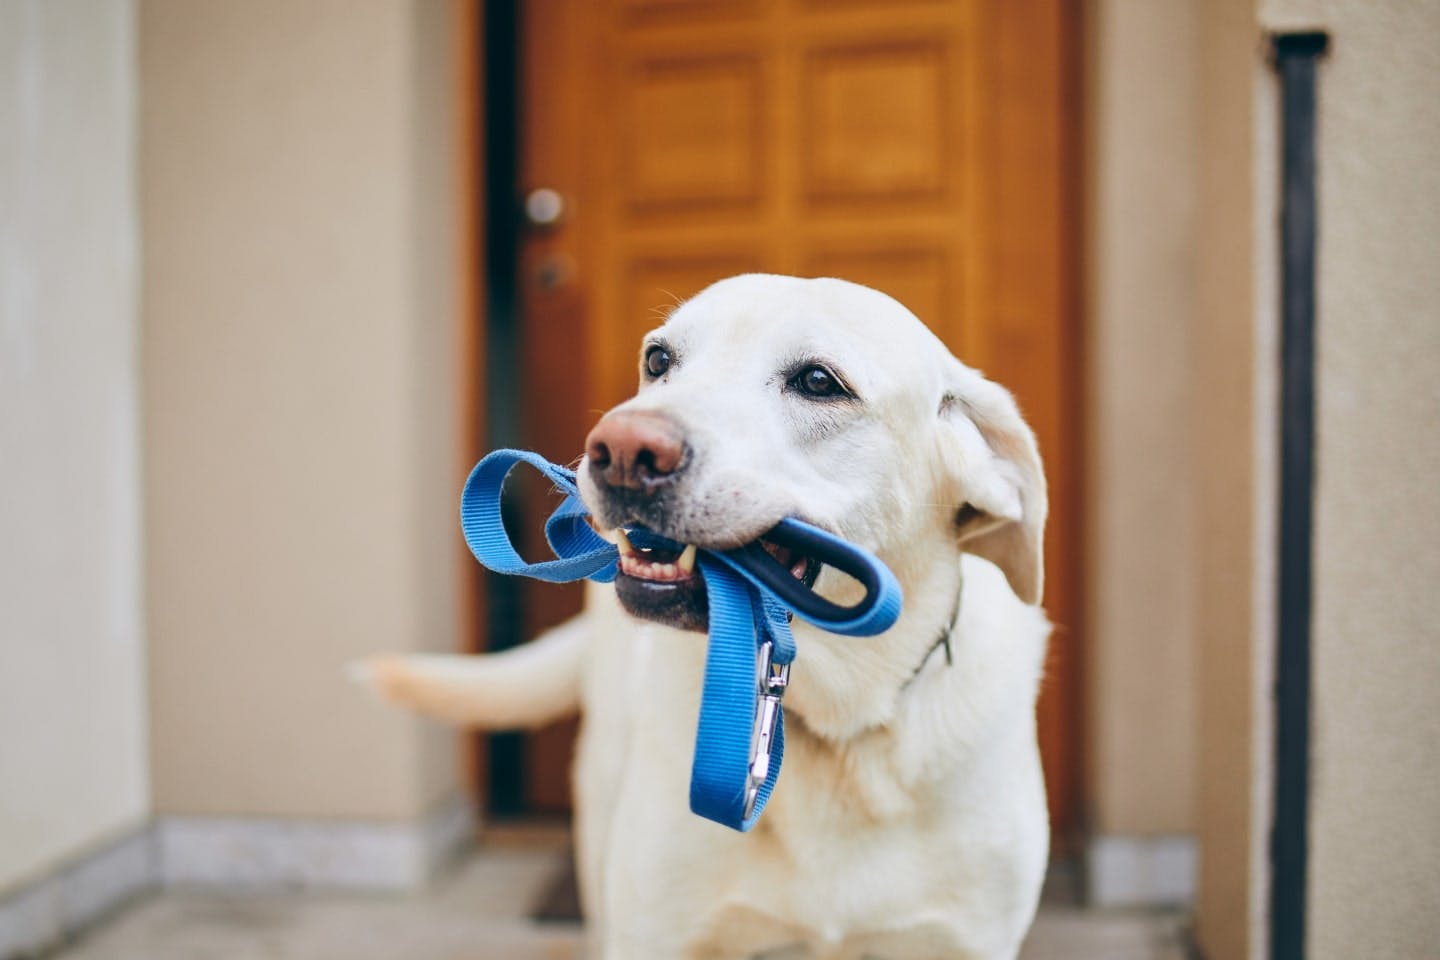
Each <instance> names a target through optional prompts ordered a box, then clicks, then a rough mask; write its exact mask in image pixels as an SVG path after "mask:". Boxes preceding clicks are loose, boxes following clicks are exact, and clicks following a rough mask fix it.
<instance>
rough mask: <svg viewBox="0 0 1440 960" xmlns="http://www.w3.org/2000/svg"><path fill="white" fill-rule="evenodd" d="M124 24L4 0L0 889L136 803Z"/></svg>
mask: <svg viewBox="0 0 1440 960" xmlns="http://www.w3.org/2000/svg"><path fill="white" fill-rule="evenodd" d="M133 19H134V17H133V11H132V9H131V5H130V3H129V2H127V0H113V2H112V0H107V2H95V0H28V2H22V0H5V2H3V3H0V616H3V622H0V731H3V733H0V895H3V892H4V891H5V890H6V889H7V888H9V887H12V886H14V885H16V884H21V883H24V882H26V881H27V880H30V879H33V878H34V877H35V876H37V875H38V874H40V873H43V872H46V871H48V870H49V869H51V868H53V867H55V866H57V865H59V864H60V863H61V862H63V861H67V860H70V859H72V858H73V857H75V856H77V855H80V854H82V853H85V852H88V851H89V850H90V849H91V848H93V847H94V846H96V845H97V844H101V843H104V842H105V841H106V840H107V839H109V838H112V837H114V836H115V835H117V834H118V833H121V832H124V831H126V830H129V829H133V828H136V827H139V826H141V825H143V823H144V820H145V818H146V816H147V814H148V812H149V790H148V781H147V775H146V758H145V753H146V745H145V682H144V669H145V668H144V635H143V633H144V631H143V622H142V615H141V583H140V570H141V564H140V553H141V541H140V440H139V435H140V412H139V397H138V392H137V391H138V386H137V384H138V372H139V370H138V352H139V343H138V340H139V325H138V320H137V309H136V295H137V271H138V262H137V255H138V252H139V251H138V246H137V242H138V235H137V227H136V210H135V202H134V180H135V136H136V131H135V117H134V111H135V54H134V37H133V31H134V23H133Z"/></svg>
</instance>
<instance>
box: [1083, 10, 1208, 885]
mask: <svg viewBox="0 0 1440 960" xmlns="http://www.w3.org/2000/svg"><path fill="white" fill-rule="evenodd" d="M1191 7H1192V0H1158V2H1153V3H1134V2H1124V0H1097V2H1096V3H1094V4H1092V6H1091V13H1090V16H1089V18H1088V19H1089V28H1090V37H1089V48H1090V56H1089V58H1088V60H1089V70H1090V76H1089V96H1088V99H1087V109H1088V118H1087V119H1088V137H1087V140H1088V143H1089V146H1090V156H1089V163H1088V166H1089V169H1090V171H1091V174H1092V175H1091V180H1090V184H1091V185H1090V191H1089V198H1088V204H1087V206H1088V209H1089V237H1088V242H1087V251H1088V256H1089V264H1088V275H1089V278H1090V284H1089V289H1090V305H1089V311H1088V327H1089V334H1090V340H1089V344H1088V354H1089V357H1090V361H1089V367H1088V374H1089V381H1090V382H1089V395H1090V396H1089V417H1088V419H1089V421H1090V423H1091V424H1092V425H1093V428H1092V430H1091V433H1090V437H1089V464H1088V466H1089V470H1090V476H1089V481H1088V483H1087V489H1088V491H1089V495H1090V504H1089V509H1088V511H1087V516H1088V518H1089V519H1088V524H1089V533H1090V544H1089V546H1090V553H1089V556H1088V558H1087V569H1088V570H1090V571H1091V578H1090V583H1091V587H1092V590H1091V596H1090V604H1089V610H1090V621H1089V624H1088V629H1087V632H1086V635H1087V636H1088V637H1090V638H1091V640H1090V649H1091V650H1092V651H1093V657H1092V659H1091V661H1090V662H1089V663H1088V664H1087V665H1086V672H1087V676H1088V679H1089V690H1088V702H1089V706H1090V710H1089V720H1090V725H1089V726H1090V750H1089V757H1090V771H1089V782H1090V805H1091V826H1092V829H1093V830H1094V831H1095V832H1097V833H1098V834H1100V835H1102V836H1103V835H1112V834H1119V835H1125V836H1133V835H1139V836H1141V837H1147V836H1154V835H1157V834H1158V835H1163V834H1177V833H1178V834H1184V833H1189V832H1190V831H1192V830H1193V829H1194V825H1195V824H1194V811H1193V806H1194V804H1193V798H1194V783H1195V781H1194V766H1195V750H1196V743H1195V720H1194V715H1195V703H1194V696H1193V677H1194V671H1195V656H1196V652H1195V637H1194V622H1195V614H1196V603H1195V591H1196V587H1197V586H1198V584H1197V574H1196V559H1195V544H1194V538H1195V537H1194V513H1193V500H1194V495H1195V491H1196V488H1197V484H1198V480H1197V474H1196V463H1195V461H1194V460H1193V459H1192V451H1191V447H1190V422H1191V391H1192V386H1191V369H1190V348H1191V342H1190V338H1191V328H1192V326H1193V324H1194V322H1195V294H1196V269H1197V266H1196V245H1197V239H1196V218H1197V211H1196V206H1197V199H1198V198H1197V197H1196V194H1195V188H1194V183H1195V179H1196V176H1197V174H1198V171H1197V158H1196V154H1197V146H1198V136H1197V131H1196V126H1197V111H1198V103H1197V100H1196V81H1197V77H1196V74H1195V70H1196V63H1195V61H1196V59H1197V57H1198V54H1199V51H1198V49H1197V46H1196V44H1195V42H1194V36H1195V26H1196V25H1195V22H1194V21H1195V15H1194V14H1193V12H1192V10H1191ZM1095 882H1096V883H1097V884H1098V883H1100V882H1101V881H1099V880H1098V879H1097V880H1096V881H1095Z"/></svg>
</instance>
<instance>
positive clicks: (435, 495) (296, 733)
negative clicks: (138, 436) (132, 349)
mask: <svg viewBox="0 0 1440 960" xmlns="http://www.w3.org/2000/svg"><path fill="white" fill-rule="evenodd" d="M452 13H453V5H451V4H448V3H443V2H425V0H369V2H364V3H356V2H350V0H323V2H322V0H314V2H306V3H292V2H289V0H266V2H255V3H240V4H237V3H230V2H219V0H209V2H193V0H145V2H142V4H141V92H142V96H143V112H142V133H143V141H142V142H143V163H142V171H143V180H142V184H143V191H142V203H143V213H144V219H145V230H146V243H147V256H146V267H145V301H144V306H145V318H146V329H145V354H144V356H145V368H146V398H145V399H146V402H145V424H146V429H147V449H146V467H147V479H148V482H147V489H146V508H147V518H148V523H147V534H148V540H149V545H150V554H149V563H148V603H149V615H150V623H151V636H152V646H151V653H152V655H151V666H150V683H151V696H152V704H153V723H152V744H153V755H154V788H155V801H156V806H157V809H158V811H159V812H160V813H162V814H164V813H186V814H217V815H274V816H320V817H329V816H352V817H366V818H412V817H414V816H416V815H417V814H418V813H420V812H421V811H422V810H423V809H425V808H426V807H427V806H428V805H430V804H432V803H433V802H435V801H436V800H437V798H439V797H440V796H441V795H443V794H444V793H446V792H447V791H449V790H451V789H452V788H453V787H454V786H455V782H456V769H457V753H456V750H455V744H454V737H453V735H451V734H449V733H445V732H442V731H440V730H438V729H436V728H434V727H432V726H429V725H426V724H424V723H423V722H422V721H420V720H417V719H415V718H413V717H410V716H407V715H404V714H402V713H400V712H398V711H389V710H385V709H383V708H381V707H379V706H378V705H377V704H375V703H373V702H372V701H371V700H370V699H369V698H367V697H365V696H363V695H361V694H360V692H358V691H357V690H356V689H355V688H354V687H352V686H349V685H348V684H346V683H345V681H344V680H343V678H342V673H341V667H342V665H343V664H344V663H345V662H346V661H347V660H349V659H351V658H354V657H359V656H362V655H364V654H367V653H371V652H374V651H385V650H425V649H433V650H448V649H453V648H455V647H456V645H457V624H456V614H455V611H456V595H455V590H456V571H455V568H454V564H455V561H456V559H457V556H458V555H457V551H456V550H455V547H454V544H455V538H456V537H457V536H458V534H457V532H456V521H455V515H456V502H457V500H456V498H457V491H458V489H459V483H460V479H461V477H462V476H463V473H462V466H463V465H461V464H459V463H458V462H457V460H458V458H457V457H456V456H455V438H456V418H457V416H458V415H459V411H458V409H457V406H458V402H457V396H458V392H457V384H456V377H455V370H456V369H457V363H456V360H455V357H454V354H453V350H452V344H453V342H454V337H455V330H456V327H455V323H456V317H455V300H454V297H455V292H456V290H457V289H458V284H457V282H456V276H457V275H456V270H457V269H458V267H459V265H460V264H459V246H458V237H459V234H458V229H457V228H458V224H459V219H458V217H457V216H456V215H455V214H454V208H455V205H456V203H457V198H458V197H459V179H458V177H459V171H458V169H457V163H456V160H457V154H456V150H455V148H454V139H453V138H454V122H455V118H456V116H457V112H456V111H457V109H458V107H457V104H456V102H455V97H456V96H457V94H458V90H459V88H458V85H457V84H456V82H455V73H454V64H453V62H452V60H451V59H450V58H451V57H452V54H453V50H454V48H455V45H454V44H453V43H452V42H450V39H449V31H450V22H449V18H450V17H451V15H452Z"/></svg>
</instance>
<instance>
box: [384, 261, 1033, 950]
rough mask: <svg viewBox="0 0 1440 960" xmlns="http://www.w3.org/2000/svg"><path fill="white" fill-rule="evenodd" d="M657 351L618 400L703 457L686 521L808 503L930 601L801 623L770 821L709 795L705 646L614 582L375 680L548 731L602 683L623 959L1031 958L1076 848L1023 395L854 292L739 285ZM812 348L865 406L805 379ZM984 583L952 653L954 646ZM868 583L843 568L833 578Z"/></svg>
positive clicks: (760, 280) (687, 526)
mask: <svg viewBox="0 0 1440 960" xmlns="http://www.w3.org/2000/svg"><path fill="white" fill-rule="evenodd" d="M651 338H652V339H663V341H664V342H665V343H666V344H667V345H668V346H669V348H670V350H671V352H672V355H673V357H674V364H673V366H672V368H671V370H670V372H669V373H667V374H666V375H665V376H664V377H663V378H661V379H660V380H658V381H654V382H650V383H646V384H644V385H643V386H642V388H641V390H640V392H639V393H638V394H637V396H636V397H635V398H634V399H632V400H630V401H627V403H625V404H623V405H622V406H621V407H620V408H617V409H622V410H637V409H638V410H652V411H658V412H662V413H664V414H665V415H666V416H668V417H670V418H672V419H674V420H676V421H677V422H678V423H679V424H680V425H681V426H682V428H683V429H684V431H685V436H686V439H687V442H688V443H689V444H690V445H691V447H692V450H693V458H692V462H691V463H690V465H689V467H688V468H687V471H686V476H685V486H684V488H683V490H684V495H683V497H680V498H678V500H677V502H676V504H675V507H674V510H673V514H672V515H670V516H667V528H666V529H665V530H664V531H663V532H665V533H666V534H667V535H668V536H671V537H672V538H675V539H679V540H683V541H685V542H694V543H698V544H700V545H701V546H725V545H731V544H736V543H742V542H746V541H748V540H750V539H752V538H753V537H755V536H756V535H758V534H760V533H762V532H764V531H765V530H766V529H768V528H769V527H770V526H771V525H773V524H774V523H775V522H776V521H777V520H778V519H779V518H780V517H782V516H786V515H789V514H796V515H800V516H803V517H805V518H806V519H808V520H810V521H812V522H815V523H818V524H820V525H822V526H825V527H828V528H829V529H832V530H834V531H836V532H838V533H839V534H841V535H842V536H844V537H846V538H847V539H850V540H852V541H854V542H857V543H860V544H862V545H864V546H865V547H867V548H869V549H871V550H874V551H875V552H877V553H878V554H879V555H880V556H881V557H882V559H884V560H885V561H886V562H887V563H888V564H889V565H890V566H891V568H892V569H893V570H894V571H895V573H896V575H897V576H898V577H899V579H900V581H901V584H902V585H903V587H904V590H905V608H904V613H903V615H902V617H901V619H900V621H899V622H898V623H897V624H896V626H895V627H894V628H892V629H891V630H889V631H888V632H886V633H885V634H883V635H881V636H879V637H874V638H868V639H855V638H846V637H837V636H833V635H830V634H826V633H823V632H821V631H818V630H816V629H814V628H810V627H808V626H806V625H804V624H800V623H798V622H797V625H796V631H795V632H796V639H797V642H798V645H799V655H798V658H797V660H796V662H795V665H794V667H793V671H792V680H791V687H790V690H789V692H788V694H787V695H786V698H785V715H786V734H787V744H786V752H785V763H784V770H783V774H782V776H781V779H780V782H779V785H778V786H777V788H776V790H775V794H774V796H773V797H772V799H771V801H770V805H769V806H768V808H767V809H766V811H765V813H764V815H763V817H762V818H761V821H760V823H759V825H758V826H757V827H756V829H755V830H754V831H753V832H752V833H750V834H739V833H735V832H733V831H730V830H728V829H726V828H724V827H720V826H717V825H715V824H713V823H710V822H708V821H705V820H702V819H700V818H698V817H696V816H694V815H693V814H691V813H690V812H689V810H688V807H687V797H688V779H689V770H690V757H691V750H692V748H693V740H694V735H695V718H696V710H697V704H698V702H699V692H700V683H701V674H702V668H703V661H704V646H705V645H704V640H703V638H702V637H701V636H700V635H699V634H696V633H684V632H680V631H676V630H672V629H669V628H667V627H663V626H659V625H656V624H654V623H649V622H641V621H637V620H635V619H633V618H631V617H630V616H629V615H628V614H626V613H625V612H624V611H622V610H621V609H620V607H619V605H618V603H617V602H616V600H615V598H614V594H613V591H610V590H609V589H608V588H600V587H594V588H592V592H591V595H590V598H589V602H588V604H587V608H586V612H585V613H584V614H582V615H581V616H580V617H578V618H576V619H575V620H573V621H571V622H570V623H568V624H566V625H564V626H562V627H560V628H558V629H557V630H556V631H552V632H551V633H550V634H548V635H547V636H546V637H544V638H542V639H541V640H539V641H537V646H536V647H535V650H534V651H532V652H528V653H527V652H518V653H507V654H502V655H500V656H497V657H483V658H461V657H453V658H426V659H424V660H417V659H415V658H377V659H376V660H373V661H370V662H368V663H367V665H366V666H365V668H364V672H365V675H366V676H367V677H368V678H369V679H370V680H371V681H372V682H373V683H374V684H375V685H376V686H377V688H379V689H380V690H381V692H382V693H383V694H385V695H387V696H388V697H389V698H390V699H392V700H394V701H396V702H399V703H403V704H406V705H408V706H411V707H415V708H417V709H422V710H428V711H430V712H435V713H438V714H440V715H442V716H444V717H446V718H448V719H451V720H456V721H460V722H469V723H479V724H482V725H487V726H501V725H507V726H513V725H522V724H534V723H539V722H542V721H544V720H546V719H549V718H550V717H552V716H555V715H557V714H558V713H560V712H562V711H563V710H565V709H566V708H568V707H570V706H572V705H573V704H574V702H575V700H576V699H577V697H576V694H577V691H578V699H579V701H580V702H582V703H583V709H584V725H583V728H582V731H581V737H580V744H579V752H578V756H577V760H576V768H575V785H576V847H577V860H578V863H579V867H580V880H581V893H582V896H583V899H584V903H585V908H586V915H587V918H588V921H589V930H590V936H591V942H592V956H594V957H599V958H604V960H621V958H624V960H636V958H657V960H663V958H746V957H752V956H758V955H762V954H763V955H765V956H767V957H769V956H774V957H780V956H796V957H837V958H838V957H845V958H850V957H855V958H859V957H883V958H887V960H905V958H937V957H947V958H948V957H957V958H961V957H963V958H986V960H1000V958H1011V957H1014V956H1015V955H1016V953H1017V951H1018V949H1019V946H1020V942H1021V940H1022V938H1023V937H1024V934H1025V931H1026V929H1027V928H1028V926H1029V924H1030V921H1031V919H1032V917H1033V915H1034V910H1035V905H1036V902H1037V899H1038V896H1039V890H1040V884H1041V880H1042V877H1043V873H1044V869H1045V862H1046V857H1047V851H1048V838H1049V833H1048V824H1047V819H1046V811H1045V793H1044V785H1043V782H1042V778H1041V771H1040V759H1039V753H1038V749H1037V746H1036V739H1035V721H1034V703H1035V696H1036V690H1037V685H1038V682H1039V678H1040V674H1041V666H1042V661H1043V658H1044V651H1045V642H1046V638H1047V636H1048V634H1049V625H1048V623H1047V622H1046V620H1045V617H1044V614H1043V613H1042V612H1041V610H1040V609H1039V607H1038V606H1034V605H1033V604H1035V603H1038V600H1039V593H1040V588H1041V576H1040V570H1041V557H1040V538H1041V535H1042V533H1043V527H1044V520H1045V510H1046V501H1045V490H1044V480H1043V477H1042V476H1041V473H1040V463H1039V458H1038V455H1037V454H1036V452H1035V445H1034V440H1033V437H1032V436H1031V434H1030V432H1029V430H1028V428H1027V427H1026V426H1025V425H1024V423H1023V421H1022V420H1021V419H1020V416H1019V414H1018V412H1017V411H1016V409H1015V406H1014V403H1013V401H1012V400H1011V399H1010V396H1009V394H1008V393H1006V392H1005V391H1004V390H1003V389H1002V388H1000V387H998V386H996V385H995V384H993V383H990V382H989V381H987V380H985V379H984V378H983V377H981V376H980V375H979V374H978V373H976V372H975V371H973V370H971V369H970V368H968V367H965V366H963V365H962V364H960V363H959V362H958V361H956V360H955V359H954V358H953V357H951V356H950V354H949V353H948V351H946V350H945V348H944V347H943V346H942V345H941V344H940V342H939V341H938V340H937V339H936V338H935V337H934V336H933V335H931V334H930V332H929V331H928V330H926V329H925V328H924V326H923V325H922V324H920V323H919V321H918V320H916V319H915V318H914V317H913V316H912V315H911V314H910V313H909V312H908V311H906V310H905V309H904V308H903V307H902V306H900V304H898V303H896V302H895V301H894V300H892V299H890V298H889V297H886V296H884V295H883V294H880V293H877V292H875V291H873V290H869V289H867V288H864V287H859V286H857V285H854V284H849V283H845V282H843V281H838V280H797V279H794V278H789V277H774V276H760V275H749V276H744V277H737V278H733V279H731V280H727V281H722V282H721V283H718V284H716V285H714V286H712V287H710V288H708V289H707V290H705V291H704V292H702V293H701V294H699V295H697V296H696V297H695V298H694V299H693V300H691V301H689V302H687V303H686V304H684V305H683V306H681V307H680V308H679V309H677V310H676V312H675V313H674V315H673V316H672V317H671V319H670V321H669V322H668V323H666V324H665V326H664V327H662V328H661V329H660V330H658V331H656V332H655V333H654V334H652V335H651ZM797 360H819V361H823V362H825V363H826V364H827V365H829V366H830V367H831V368H832V369H834V370H836V371H837V372H839V373H841V375H842V376H843V377H844V379H845V380H846V382H847V383H848V384H849V385H850V386H851V387H853V388H854V390H855V392H856V393H857V394H858V396H859V400H858V401H856V402H854V403H849V402H846V403H840V404H833V403H832V404H823V403H816V402H814V401H813V400H809V399H806V398H805V397H803V396H799V395H797V394H796V393H795V392H794V391H793V390H790V391H787V390H786V389H785V388H784V377H783V375H782V371H783V370H785V369H788V368H789V367H788V366H787V365H793V362H794V361H797ZM642 379H644V378H643V376H642ZM580 473H581V480H582V493H583V495H584V497H585V499H586V502H587V504H588V505H590V506H591V509H592V511H594V512H595V513H596V514H597V516H599V517H600V519H601V520H602V521H603V520H604V519H605V517H604V508H603V503H602V502H601V501H602V500H603V497H601V496H599V494H598V491H597V490H596V488H595V487H594V485H593V483H592V482H591V479H590V478H589V477H588V475H587V471H586V470H585V469H584V465H583V464H582V469H581V471H580ZM966 503H969V504H970V505H971V506H972V507H973V508H974V509H973V510H969V511H965V512H964V513H963V514H961V513H960V508H961V506H962V504H966ZM957 514H960V515H961V516H962V518H963V519H964V523H963V525H961V526H959V527H957V522H956V518H957ZM980 557H985V558H987V559H980ZM990 561H993V562H990ZM1007 581H1008V582H1007ZM962 585H963V596H962V598H961V603H960V611H961V613H960V617H959V620H958V622H957V624H956V627H955V630H954V633H953V637H952V640H951V646H952V649H953V653H954V663H953V665H949V666H947V665H946V663H945V658H944V655H943V653H942V652H940V651H937V650H933V647H934V645H935V643H936V640H937V638H938V637H939V636H940V634H941V631H942V630H943V629H944V628H945V626H946V624H947V623H949V622H950V619H951V616H952V613H953V611H954V609H955V603H956V597H957V592H959V591H961V590H962ZM847 586H848V584H847V583H844V582H841V578H839V577H838V576H837V575H835V574H833V573H831V572H830V571H828V570H827V571H826V573H825V574H824V575H822V577H821V580H820V582H819V584H818V588H819V589H820V590H821V592H822V593H825V594H826V595H828V596H831V597H832V598H836V599H842V600H843V599H845V598H846V597H847V596H848V593H847ZM1017 594H1018V596H1017ZM1022 596H1023V597H1024V600H1022V599H1021V597H1022ZM1027 601H1028V602H1027ZM917 670H918V671H919V672H918V673H917V672H916V671H917ZM560 674H564V675H563V676H561V675H560Z"/></svg>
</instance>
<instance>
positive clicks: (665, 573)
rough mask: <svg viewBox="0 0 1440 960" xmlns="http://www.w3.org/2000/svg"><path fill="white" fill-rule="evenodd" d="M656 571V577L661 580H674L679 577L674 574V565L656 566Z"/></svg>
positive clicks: (663, 564)
mask: <svg viewBox="0 0 1440 960" xmlns="http://www.w3.org/2000/svg"><path fill="white" fill-rule="evenodd" d="M656 569H657V570H658V571H659V573H658V574H657V576H658V577H659V579H661V580H674V579H675V578H676V577H677V576H679V574H677V573H676V572H675V564H673V563H660V564H656Z"/></svg>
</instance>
